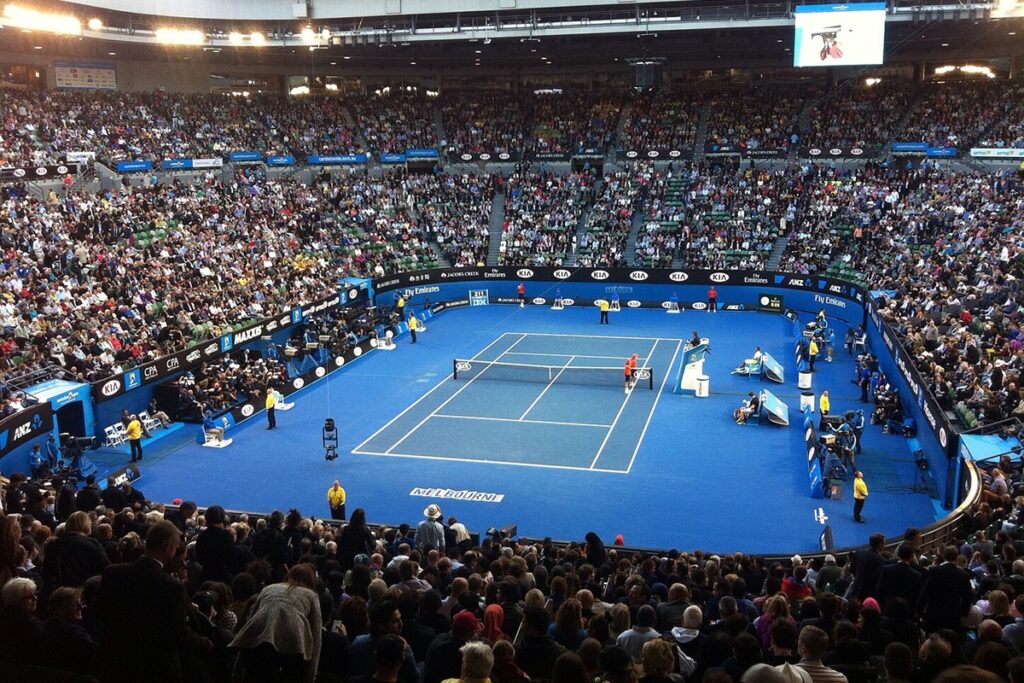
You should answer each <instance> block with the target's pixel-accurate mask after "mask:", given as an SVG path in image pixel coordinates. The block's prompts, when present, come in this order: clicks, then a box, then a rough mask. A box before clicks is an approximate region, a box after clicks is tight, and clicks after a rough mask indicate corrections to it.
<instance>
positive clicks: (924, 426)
mask: <svg viewBox="0 0 1024 683" xmlns="http://www.w3.org/2000/svg"><path fill="white" fill-rule="evenodd" d="M869 311H870V314H869V315H868V324H867V328H866V329H867V333H868V343H869V344H870V346H871V348H872V350H873V351H874V354H875V355H876V356H877V357H878V367H879V369H880V370H881V371H882V372H883V373H884V374H885V376H886V377H887V378H888V380H889V382H890V383H891V384H892V385H893V386H894V387H896V388H897V390H898V391H899V393H900V399H901V401H902V404H903V407H904V410H905V411H906V412H905V415H906V416H909V417H912V418H914V422H915V423H917V440H918V441H919V442H920V444H921V448H922V450H923V451H924V454H925V457H927V458H928V468H929V470H930V471H931V476H932V478H933V479H934V480H935V486H936V488H937V489H938V494H939V499H940V500H941V501H942V506H943V507H944V508H945V509H947V510H948V509H950V508H952V507H953V506H954V505H956V504H958V502H959V501H957V487H958V482H959V478H960V477H959V467H960V458H958V457H957V452H958V446H959V441H960V437H959V434H958V433H957V430H956V429H955V428H954V427H953V425H952V424H951V423H950V421H949V419H948V418H947V417H946V414H945V412H944V411H943V410H942V408H941V406H939V404H938V402H937V401H936V400H935V397H934V396H932V395H931V392H930V391H929V390H928V383H927V382H926V381H925V380H924V378H923V377H921V373H920V372H919V371H918V369H917V367H916V366H915V365H914V361H913V359H912V358H911V357H910V354H908V353H907V352H906V350H905V349H904V348H903V346H902V345H901V344H900V343H899V339H898V338H897V336H896V333H895V331H894V330H893V329H892V328H891V327H890V325H889V324H888V323H887V322H886V321H885V320H883V319H882V317H881V316H880V315H879V314H878V309H877V308H876V307H875V304H874V303H873V302H871V303H869Z"/></svg>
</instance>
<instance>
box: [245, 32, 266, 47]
mask: <svg viewBox="0 0 1024 683" xmlns="http://www.w3.org/2000/svg"><path fill="white" fill-rule="evenodd" d="M249 42H250V43H252V44H253V45H266V44H267V39H266V38H265V37H264V35H263V34H262V33H260V32H259V31H253V32H252V33H250V34H249Z"/></svg>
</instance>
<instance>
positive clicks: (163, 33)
mask: <svg viewBox="0 0 1024 683" xmlns="http://www.w3.org/2000/svg"><path fill="white" fill-rule="evenodd" d="M156 39H157V42H159V43H163V44H164V45H202V44H203V43H204V42H206V36H205V35H204V34H203V32H202V31H198V30H194V29H178V28H158V29H157V30H156Z"/></svg>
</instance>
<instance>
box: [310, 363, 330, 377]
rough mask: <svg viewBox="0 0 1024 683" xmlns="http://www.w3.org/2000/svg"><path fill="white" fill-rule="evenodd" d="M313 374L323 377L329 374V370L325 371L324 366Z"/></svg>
mask: <svg viewBox="0 0 1024 683" xmlns="http://www.w3.org/2000/svg"><path fill="white" fill-rule="evenodd" d="M313 373H314V374H315V375H316V376H317V377H323V376H324V375H326V374H327V370H325V369H324V368H323V366H320V367H318V368H317V369H316V370H314V371H313Z"/></svg>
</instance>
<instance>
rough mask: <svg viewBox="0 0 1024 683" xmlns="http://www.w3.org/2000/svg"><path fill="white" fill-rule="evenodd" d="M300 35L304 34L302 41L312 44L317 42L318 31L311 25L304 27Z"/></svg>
mask: <svg viewBox="0 0 1024 683" xmlns="http://www.w3.org/2000/svg"><path fill="white" fill-rule="evenodd" d="M299 35H300V36H302V42H303V43H304V44H305V45H312V44H314V43H315V42H316V33H314V32H313V29H312V28H310V27H309V26H307V27H306V28H304V29H302V33H300V34H299Z"/></svg>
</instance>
